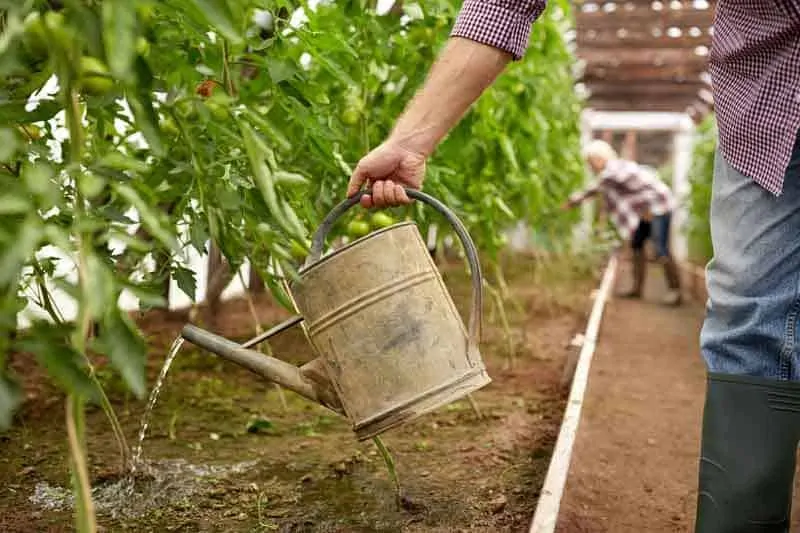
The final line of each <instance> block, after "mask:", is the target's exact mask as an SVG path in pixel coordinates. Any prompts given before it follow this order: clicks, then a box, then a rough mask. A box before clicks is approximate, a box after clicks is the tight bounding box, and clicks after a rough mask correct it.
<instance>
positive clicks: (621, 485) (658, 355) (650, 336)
mask: <svg viewBox="0 0 800 533" xmlns="http://www.w3.org/2000/svg"><path fill="white" fill-rule="evenodd" d="M625 267H626V268H624V269H623V271H622V272H621V273H620V275H619V277H618V285H624V286H627V284H628V283H629V276H630V273H629V271H628V269H627V265H625ZM648 275H649V279H648V286H649V287H648V290H647V297H646V298H645V299H644V300H642V301H628V300H620V299H617V300H613V301H611V302H609V304H608V307H607V309H606V314H605V315H604V318H603V325H602V327H601V331H600V336H599V343H598V347H597V351H596V353H595V356H594V358H593V360H592V368H591V372H590V377H589V383H588V387H587V390H586V397H585V404H584V409H583V413H582V416H581V421H580V426H579V428H578V437H577V440H576V443H575V449H574V452H573V456H572V464H571V467H570V473H569V477H568V480H567V487H566V492H565V494H564V499H563V501H562V507H561V514H560V517H559V524H558V528H557V531H558V532H559V533H581V532H586V533H589V532H591V533H604V532H613V533H628V532H630V533H634V532H635V533H642V532H645V531H647V532H648V533H661V532H684V533H685V532H690V531H692V529H691V528H692V527H693V522H694V513H695V506H696V504H695V498H696V484H697V467H698V458H699V452H700V427H701V426H700V424H701V418H702V407H703V395H704V386H705V385H704V379H705V368H704V365H703V361H702V359H701V357H700V353H699V346H698V335H699V331H700V326H701V323H702V319H703V306H702V304H701V303H700V302H697V301H694V302H691V301H690V302H687V303H686V304H685V305H684V306H682V307H681V308H677V309H676V308H665V307H662V306H660V305H659V303H658V301H657V299H658V298H659V297H660V295H661V294H662V291H663V290H664V284H663V281H662V279H661V272H660V270H657V269H655V268H654V269H651V271H650V272H649V273H648Z"/></svg>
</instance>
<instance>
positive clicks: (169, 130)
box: [161, 117, 180, 136]
mask: <svg viewBox="0 0 800 533" xmlns="http://www.w3.org/2000/svg"><path fill="white" fill-rule="evenodd" d="M161 131H163V132H164V133H166V134H167V135H172V136H175V135H178V134H179V133H180V130H179V129H178V126H177V125H176V124H175V121H174V120H172V117H164V119H163V120H162V121H161Z"/></svg>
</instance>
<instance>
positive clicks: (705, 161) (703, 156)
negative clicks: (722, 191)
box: [688, 114, 717, 265]
mask: <svg viewBox="0 0 800 533" xmlns="http://www.w3.org/2000/svg"><path fill="white" fill-rule="evenodd" d="M695 135H696V138H695V144H694V150H693V153H692V168H691V173H690V178H689V181H690V183H691V189H690V193H689V228H688V230H689V232H688V233H689V235H688V238H689V256H690V258H691V260H692V261H694V262H695V263H698V264H701V265H702V264H705V263H706V262H707V261H708V260H709V259H711V256H712V255H713V253H714V250H713V248H712V246H711V228H710V227H709V221H708V216H709V212H710V209H711V183H712V180H713V177H714V153H715V150H716V146H717V125H716V120H715V118H714V115H713V114H712V115H709V116H707V117H706V118H705V119H704V120H703V122H702V123H700V125H699V127H698V128H697V131H696V133H695Z"/></svg>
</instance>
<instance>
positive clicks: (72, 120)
mask: <svg viewBox="0 0 800 533" xmlns="http://www.w3.org/2000/svg"><path fill="white" fill-rule="evenodd" d="M67 96H68V104H69V105H68V106H67V107H66V122H67V127H68V129H69V139H70V163H71V165H73V166H75V168H79V165H80V163H81V160H82V159H83V128H82V125H81V116H80V105H79V99H78V92H77V91H76V90H75V88H74V87H73V88H70V89H69V90H68V93H67ZM85 209H86V206H85V204H84V199H83V196H82V195H81V193H80V189H79V188H78V187H77V179H76V187H75V215H76V218H77V219H78V220H79V221H80V219H81V218H83V216H85V213H86V212H85ZM76 239H77V241H78V282H79V284H80V288H81V291H82V292H83V295H84V298H86V294H87V292H88V291H89V290H90V289H89V286H88V284H87V279H88V272H87V270H88V269H87V260H88V256H89V254H90V246H91V242H90V241H89V240H88V239H87V236H86V235H84V234H83V233H82V232H80V231H79V232H77V234H76ZM79 317H80V318H79V326H78V330H77V331H76V332H75V333H76V335H74V336H73V341H72V343H73V346H74V347H75V349H76V350H77V351H78V353H80V354H82V355H83V357H84V359H85V361H86V364H87V365H88V368H89V376H90V378H91V379H92V381H93V382H94V383H95V385H97V390H98V392H99V397H100V406H101V408H102V409H103V412H104V413H105V414H106V416H107V417H108V420H109V422H110V423H111V430H112V432H113V433H114V437H115V439H116V441H117V446H118V447H119V451H120V459H121V461H122V469H123V470H124V469H125V468H127V466H128V463H129V461H130V455H131V454H130V448H129V447H128V442H127V440H126V439H125V433H124V432H123V430H122V425H121V424H120V423H119V418H117V414H116V412H115V411H114V407H113V406H112V405H111V401H110V400H109V399H108V396H107V395H106V392H105V390H104V389H103V386H102V384H101V383H100V381H99V380H98V379H97V375H96V373H95V369H94V366H93V365H92V363H91V361H90V360H89V355H88V354H87V353H86V348H87V346H86V344H87V343H86V341H87V339H88V338H89V333H90V330H91V326H92V316H91V314H90V313H89V309H88V308H87V307H86V305H85V304H84V305H82V306H81V308H80V311H79ZM89 497H90V498H91V493H89Z"/></svg>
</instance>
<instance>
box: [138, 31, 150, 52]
mask: <svg viewBox="0 0 800 533" xmlns="http://www.w3.org/2000/svg"><path fill="white" fill-rule="evenodd" d="M136 53H137V54H139V55H140V56H142V57H147V56H148V54H150V41H148V40H147V39H145V38H144V37H141V36H140V37H139V38H138V39H136Z"/></svg>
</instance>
